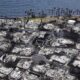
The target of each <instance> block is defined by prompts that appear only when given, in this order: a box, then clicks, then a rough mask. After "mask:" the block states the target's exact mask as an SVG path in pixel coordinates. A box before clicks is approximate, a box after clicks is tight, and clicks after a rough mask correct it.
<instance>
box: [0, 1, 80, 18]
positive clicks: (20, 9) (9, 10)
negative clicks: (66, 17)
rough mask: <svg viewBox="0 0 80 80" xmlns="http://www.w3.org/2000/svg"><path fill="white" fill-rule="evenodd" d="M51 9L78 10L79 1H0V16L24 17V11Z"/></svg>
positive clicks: (79, 6) (79, 7)
mask: <svg viewBox="0 0 80 80" xmlns="http://www.w3.org/2000/svg"><path fill="white" fill-rule="evenodd" d="M53 7H60V8H70V9H80V0H0V16H9V17H13V16H25V15H26V14H25V11H26V10H29V9H34V10H35V12H37V11H39V10H42V9H43V10H46V9H51V8H53Z"/></svg>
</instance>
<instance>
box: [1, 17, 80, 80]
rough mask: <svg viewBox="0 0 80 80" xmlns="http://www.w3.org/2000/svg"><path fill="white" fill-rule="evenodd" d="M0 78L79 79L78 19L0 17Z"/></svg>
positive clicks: (13, 79)
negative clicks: (44, 19)
mask: <svg viewBox="0 0 80 80" xmlns="http://www.w3.org/2000/svg"><path fill="white" fill-rule="evenodd" d="M0 80H80V21H79V20H78V19H71V18H68V19H65V18H64V19H63V18H58V19H57V20H52V21H49V22H35V21H34V20H30V21H28V22H26V21H25V22H24V21H23V20H22V21H21V20H13V19H0Z"/></svg>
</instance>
